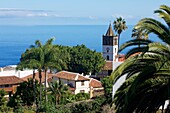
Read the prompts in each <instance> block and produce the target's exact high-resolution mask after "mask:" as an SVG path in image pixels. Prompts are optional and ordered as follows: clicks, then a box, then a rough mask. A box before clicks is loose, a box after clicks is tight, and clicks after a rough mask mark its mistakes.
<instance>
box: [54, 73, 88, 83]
mask: <svg viewBox="0 0 170 113" xmlns="http://www.w3.org/2000/svg"><path fill="white" fill-rule="evenodd" d="M54 76H55V77H57V78H62V79H66V80H74V81H76V80H89V79H88V78H86V77H84V76H82V75H80V74H79V73H73V72H68V71H60V72H58V73H56V74H55V75H54Z"/></svg>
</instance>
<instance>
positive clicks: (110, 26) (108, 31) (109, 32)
mask: <svg viewBox="0 0 170 113" xmlns="http://www.w3.org/2000/svg"><path fill="white" fill-rule="evenodd" d="M106 36H114V33H113V30H112V25H111V24H110V25H109V28H108V30H107V32H106Z"/></svg>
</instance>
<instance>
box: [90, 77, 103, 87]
mask: <svg viewBox="0 0 170 113" xmlns="http://www.w3.org/2000/svg"><path fill="white" fill-rule="evenodd" d="M89 86H90V87H93V88H101V87H102V83H101V82H100V81H98V80H96V79H93V78H91V79H90V84H89Z"/></svg>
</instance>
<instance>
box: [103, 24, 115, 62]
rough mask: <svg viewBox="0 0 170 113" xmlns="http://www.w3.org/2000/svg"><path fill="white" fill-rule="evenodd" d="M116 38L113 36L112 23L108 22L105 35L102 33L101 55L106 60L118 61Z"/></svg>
mask: <svg viewBox="0 0 170 113" xmlns="http://www.w3.org/2000/svg"><path fill="white" fill-rule="evenodd" d="M117 52H118V38H117V36H114V32H113V30H112V24H111V22H110V24H109V28H108V30H107V32H106V34H105V35H103V57H104V58H105V59H106V60H108V61H118V59H117Z"/></svg>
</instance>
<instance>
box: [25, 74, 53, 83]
mask: <svg viewBox="0 0 170 113" xmlns="http://www.w3.org/2000/svg"><path fill="white" fill-rule="evenodd" d="M41 74H42V79H41V80H42V82H44V81H45V73H44V72H42V73H41ZM53 75H54V74H50V73H48V78H47V79H49V78H52V76H53ZM30 78H33V74H31V75H28V76H25V77H23V78H22V79H23V80H24V81H27V80H28V79H30ZM35 79H36V80H38V82H40V79H39V72H37V73H35Z"/></svg>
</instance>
